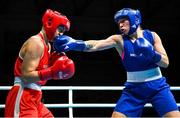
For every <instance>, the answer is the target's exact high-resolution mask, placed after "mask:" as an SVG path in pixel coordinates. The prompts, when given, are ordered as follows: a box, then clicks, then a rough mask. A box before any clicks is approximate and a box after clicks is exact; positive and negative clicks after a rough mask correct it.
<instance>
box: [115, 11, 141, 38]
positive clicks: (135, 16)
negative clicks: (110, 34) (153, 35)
mask: <svg viewBox="0 0 180 118" xmlns="http://www.w3.org/2000/svg"><path fill="white" fill-rule="evenodd" d="M124 17H127V18H128V19H129V22H130V31H129V32H128V35H131V34H133V33H134V32H135V31H136V30H137V28H138V26H139V25H140V24H141V13H140V11H139V10H133V9H131V8H123V9H121V10H119V11H117V12H116V14H115V15H114V20H115V22H116V23H118V22H119V20H121V19H122V18H124Z"/></svg>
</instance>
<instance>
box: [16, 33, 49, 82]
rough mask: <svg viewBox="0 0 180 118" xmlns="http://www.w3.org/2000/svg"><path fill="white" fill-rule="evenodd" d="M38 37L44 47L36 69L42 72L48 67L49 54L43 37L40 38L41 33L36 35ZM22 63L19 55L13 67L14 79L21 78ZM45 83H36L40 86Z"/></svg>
mask: <svg viewBox="0 0 180 118" xmlns="http://www.w3.org/2000/svg"><path fill="white" fill-rule="evenodd" d="M38 36H40V37H41V39H42V40H41V41H42V43H43V45H44V53H43V56H42V58H41V60H40V62H39V65H38V67H37V69H36V70H37V71H38V70H42V69H45V68H47V67H48V66H49V57H50V52H49V50H48V46H47V45H46V44H45V41H44V37H43V36H42V34H41V33H39V34H38ZM22 62H23V59H22V58H21V57H20V55H19V56H18V58H17V59H16V62H15V67H14V75H15V77H21V75H22V72H21V65H22ZM46 82H47V81H46V80H40V81H38V82H37V83H38V84H40V85H44V84H45V83H46Z"/></svg>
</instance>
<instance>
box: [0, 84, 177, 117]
mask: <svg viewBox="0 0 180 118" xmlns="http://www.w3.org/2000/svg"><path fill="white" fill-rule="evenodd" d="M11 87H12V86H0V90H9V89H10V88H11ZM123 88H124V86H43V87H42V90H68V91H69V104H45V106H46V107H48V108H69V118H73V108H85V107H93V108H97V107H103V108H104V107H115V105H116V104H110V103H109V104H108V103H103V104H98V103H91V104H73V90H123ZM170 89H171V90H180V87H179V86H173V87H170ZM177 105H178V107H180V103H177ZM4 107H5V105H4V104H0V108H4ZM145 107H152V105H151V104H149V103H148V104H146V105H145Z"/></svg>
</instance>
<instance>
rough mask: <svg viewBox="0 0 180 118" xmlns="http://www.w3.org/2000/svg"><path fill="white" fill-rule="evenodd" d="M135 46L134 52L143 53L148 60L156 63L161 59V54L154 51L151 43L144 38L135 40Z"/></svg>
mask: <svg viewBox="0 0 180 118" xmlns="http://www.w3.org/2000/svg"><path fill="white" fill-rule="evenodd" d="M135 46H137V50H136V53H138V54H140V53H141V54H143V55H144V57H145V58H146V60H148V61H149V62H152V63H158V62H159V61H160V60H161V55H160V54H159V53H158V52H157V51H155V49H154V47H153V46H152V44H151V43H150V42H149V41H147V40H146V39H145V38H138V39H137V40H136V41H135Z"/></svg>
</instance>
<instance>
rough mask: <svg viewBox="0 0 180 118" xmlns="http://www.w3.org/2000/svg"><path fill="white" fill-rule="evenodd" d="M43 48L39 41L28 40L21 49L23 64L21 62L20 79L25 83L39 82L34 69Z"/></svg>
mask: <svg viewBox="0 0 180 118" xmlns="http://www.w3.org/2000/svg"><path fill="white" fill-rule="evenodd" d="M43 51H44V46H43V44H42V42H41V41H40V40H37V39H35V40H34V39H33V38H32V39H29V40H28V42H27V43H26V44H25V46H24V47H23V52H22V53H23V62H22V68H21V72H22V78H23V80H24V81H25V82H36V81H39V80H40V78H39V75H38V71H36V68H37V67H38V65H39V61H40V59H41V57H42V54H43Z"/></svg>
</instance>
